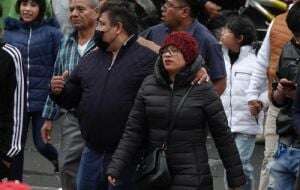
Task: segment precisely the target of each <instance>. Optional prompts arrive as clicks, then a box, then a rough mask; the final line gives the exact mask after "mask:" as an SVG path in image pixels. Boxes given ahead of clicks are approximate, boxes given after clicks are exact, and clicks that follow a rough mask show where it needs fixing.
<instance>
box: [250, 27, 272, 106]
mask: <svg viewBox="0 0 300 190" xmlns="http://www.w3.org/2000/svg"><path fill="white" fill-rule="evenodd" d="M272 24H273V23H271V24H270V26H269V28H268V31H267V34H266V36H265V38H264V41H263V43H262V45H261V48H260V49H259V51H258V54H257V68H256V69H255V70H254V72H253V73H252V76H251V79H250V85H249V88H248V89H247V91H246V92H247V99H248V101H250V100H258V99H259V96H260V94H261V93H263V92H264V91H265V90H266V88H267V68H268V65H269V59H270V30H271V27H272Z"/></svg>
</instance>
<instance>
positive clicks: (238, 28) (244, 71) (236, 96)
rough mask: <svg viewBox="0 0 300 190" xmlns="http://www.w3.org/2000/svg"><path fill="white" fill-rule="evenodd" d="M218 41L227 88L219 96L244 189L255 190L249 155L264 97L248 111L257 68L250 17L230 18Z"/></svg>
mask: <svg viewBox="0 0 300 190" xmlns="http://www.w3.org/2000/svg"><path fill="white" fill-rule="evenodd" d="M220 40H221V42H222V45H223V55H224V60H225V67H226V72H227V87H226V90H225V92H224V94H223V95H222V96H221V99H222V103H223V106H224V109H225V112H226V115H227V119H228V124H229V127H230V128H231V132H232V133H233V134H234V137H235V142H236V145H237V148H238V151H239V153H240V157H241V160H242V164H243V169H244V173H245V175H246V178H247V181H246V185H245V186H244V187H243V189H244V190H254V188H255V182H254V176H253V167H252V165H251V156H252V153H253V150H254V146H255V136H256V135H257V134H260V133H261V132H262V120H263V113H262V112H260V111H261V109H262V107H263V105H264V100H265V99H266V98H262V99H261V102H260V103H259V104H260V109H258V110H251V111H250V109H249V107H248V99H247V97H246V95H247V93H246V91H247V89H248V86H249V83H250V77H251V75H252V73H253V71H254V70H255V69H257V67H258V65H257V63H256V55H255V50H254V49H253V47H252V44H253V42H254V41H255V40H256V31H255V27H254V25H253V23H252V22H251V21H250V20H249V19H246V18H244V17H239V16H236V17H232V18H230V19H228V21H227V24H226V25H225V27H224V28H223V30H222V33H221V39H220ZM265 96H266V94H265ZM254 111H257V112H260V114H258V116H253V115H252V114H251V112H254Z"/></svg>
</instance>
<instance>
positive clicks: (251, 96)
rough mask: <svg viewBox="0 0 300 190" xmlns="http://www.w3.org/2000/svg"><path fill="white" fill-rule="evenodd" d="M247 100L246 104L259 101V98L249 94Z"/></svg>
mask: <svg viewBox="0 0 300 190" xmlns="http://www.w3.org/2000/svg"><path fill="white" fill-rule="evenodd" d="M247 100H248V102H249V101H251V100H259V97H258V96H256V95H254V94H251V95H247Z"/></svg>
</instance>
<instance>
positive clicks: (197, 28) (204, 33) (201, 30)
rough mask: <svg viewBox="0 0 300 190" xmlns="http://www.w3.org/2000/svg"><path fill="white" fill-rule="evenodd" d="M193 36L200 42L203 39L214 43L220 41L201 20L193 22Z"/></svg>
mask: <svg viewBox="0 0 300 190" xmlns="http://www.w3.org/2000/svg"><path fill="white" fill-rule="evenodd" d="M193 29H194V31H193V36H194V37H195V38H196V39H197V40H198V41H199V40H200V42H201V41H203V40H206V41H209V42H212V43H218V42H217V40H216V38H215V37H214V36H213V35H212V33H211V32H210V31H209V30H208V29H207V28H206V27H205V26H204V25H202V24H201V23H200V22H198V21H197V22H195V23H194V24H193Z"/></svg>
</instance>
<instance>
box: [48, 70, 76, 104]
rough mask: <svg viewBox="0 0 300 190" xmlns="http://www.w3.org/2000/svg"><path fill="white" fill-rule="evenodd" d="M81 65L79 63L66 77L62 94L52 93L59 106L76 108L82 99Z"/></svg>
mask: <svg viewBox="0 0 300 190" xmlns="http://www.w3.org/2000/svg"><path fill="white" fill-rule="evenodd" d="M81 67H82V65H81V64H79V65H77V66H76V67H75V69H74V70H73V71H72V73H71V75H70V77H69V78H67V79H66V83H65V86H64V88H63V91H62V92H61V93H60V94H54V93H52V92H51V93H50V97H51V99H52V100H53V101H55V103H56V104H58V105H59V106H61V107H63V108H66V109H71V108H76V107H77V106H78V104H79V102H80V99H81V93H82V88H81Z"/></svg>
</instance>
